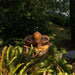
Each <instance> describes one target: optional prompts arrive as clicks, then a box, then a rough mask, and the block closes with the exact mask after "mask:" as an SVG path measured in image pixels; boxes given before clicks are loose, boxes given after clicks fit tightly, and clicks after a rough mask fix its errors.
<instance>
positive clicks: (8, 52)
mask: <svg viewBox="0 0 75 75" xmlns="http://www.w3.org/2000/svg"><path fill="white" fill-rule="evenodd" d="M10 50H12V46H11V45H10V46H9V48H8V49H7V62H9V60H10V55H9V54H10Z"/></svg>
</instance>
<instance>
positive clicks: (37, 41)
mask: <svg viewBox="0 0 75 75" xmlns="http://www.w3.org/2000/svg"><path fill="white" fill-rule="evenodd" d="M24 40H25V45H24V47H25V48H30V46H31V44H32V45H33V47H36V48H34V50H36V54H35V56H37V55H40V56H41V55H43V54H45V53H47V51H48V49H49V47H50V46H51V45H52V44H51V43H49V40H50V38H49V37H48V36H47V35H42V34H41V33H39V32H38V31H37V32H35V33H34V34H33V35H28V36H26V37H25V39H24Z"/></svg>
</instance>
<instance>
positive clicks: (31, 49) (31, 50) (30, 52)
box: [28, 44, 33, 55]
mask: <svg viewBox="0 0 75 75" xmlns="http://www.w3.org/2000/svg"><path fill="white" fill-rule="evenodd" d="M32 52H33V45H32V44H31V48H30V51H29V53H28V55H31V54H32Z"/></svg>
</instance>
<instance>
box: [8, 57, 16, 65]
mask: <svg viewBox="0 0 75 75" xmlns="http://www.w3.org/2000/svg"><path fill="white" fill-rule="evenodd" d="M16 58H17V56H15V57H13V58H12V59H11V61H10V62H9V63H8V65H10V64H11V63H12V62H13V61H14V60H15V59H16Z"/></svg>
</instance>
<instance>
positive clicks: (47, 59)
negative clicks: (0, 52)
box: [5, 45, 72, 75]
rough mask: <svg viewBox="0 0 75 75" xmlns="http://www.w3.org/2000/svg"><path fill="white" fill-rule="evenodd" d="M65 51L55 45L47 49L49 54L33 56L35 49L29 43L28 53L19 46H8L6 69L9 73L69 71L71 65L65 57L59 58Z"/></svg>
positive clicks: (31, 74) (64, 72) (58, 74)
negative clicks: (59, 49)
mask: <svg viewBox="0 0 75 75" xmlns="http://www.w3.org/2000/svg"><path fill="white" fill-rule="evenodd" d="M64 52H65V51H62V50H61V51H58V50H57V47H56V46H53V47H52V48H50V50H49V52H48V53H49V55H47V54H45V55H44V56H41V57H39V56H38V57H36V58H33V55H34V53H35V51H34V50H33V46H32V45H31V49H30V50H29V52H28V54H26V53H25V51H23V48H22V47H20V46H16V47H13V46H11V45H10V46H9V47H8V49H7V53H6V56H7V57H6V62H5V63H6V65H5V66H6V69H7V70H8V71H9V73H10V74H11V75H16V74H17V75H23V74H24V75H25V74H26V75H28V74H30V75H33V74H34V75H40V74H44V72H46V73H47V74H51V75H52V74H53V75H56V74H57V75H60V74H68V72H69V73H71V72H70V71H71V70H72V65H70V64H69V63H68V62H67V61H66V59H63V58H61V56H62V54H63V53H64Z"/></svg>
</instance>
